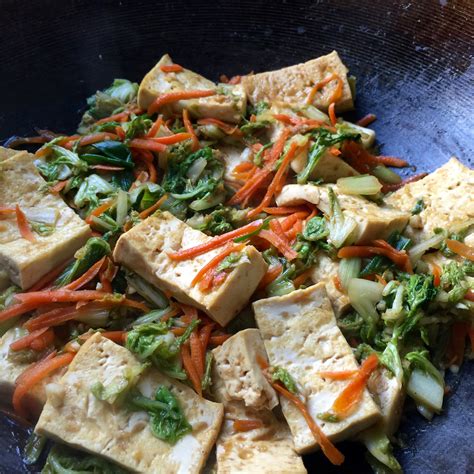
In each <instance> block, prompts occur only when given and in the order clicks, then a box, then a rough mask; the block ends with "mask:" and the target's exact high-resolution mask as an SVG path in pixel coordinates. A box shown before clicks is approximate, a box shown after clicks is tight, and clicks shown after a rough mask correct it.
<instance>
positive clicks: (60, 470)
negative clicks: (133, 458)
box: [41, 444, 127, 474]
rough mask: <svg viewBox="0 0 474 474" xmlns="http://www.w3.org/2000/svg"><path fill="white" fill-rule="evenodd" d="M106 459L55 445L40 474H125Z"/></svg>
mask: <svg viewBox="0 0 474 474" xmlns="http://www.w3.org/2000/svg"><path fill="white" fill-rule="evenodd" d="M126 472H127V471H125V470H124V469H122V468H121V467H120V466H117V465H116V464H113V463H111V462H109V461H107V460H106V459H104V458H102V457H98V456H94V455H92V454H89V453H84V452H79V451H75V450H73V449H72V448H69V447H68V446H64V445H59V444H56V445H54V446H53V447H52V448H51V451H50V452H49V455H48V458H47V459H46V464H45V466H44V467H43V470H42V471H41V473H42V474H88V473H91V474H126Z"/></svg>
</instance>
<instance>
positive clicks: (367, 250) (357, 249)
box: [337, 245, 413, 273]
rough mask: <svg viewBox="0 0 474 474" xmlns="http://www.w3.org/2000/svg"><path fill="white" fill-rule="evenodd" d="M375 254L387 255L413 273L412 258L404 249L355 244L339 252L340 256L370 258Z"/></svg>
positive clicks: (403, 268) (396, 263) (402, 267)
mask: <svg viewBox="0 0 474 474" xmlns="http://www.w3.org/2000/svg"><path fill="white" fill-rule="evenodd" d="M374 255H383V256H384V257H387V258H389V259H390V260H392V262H393V263H395V265H397V266H398V267H399V268H401V269H402V270H404V271H406V272H411V273H413V270H412V269H411V262H410V258H409V257H408V254H407V253H406V252H404V251H403V250H402V251H398V250H395V251H393V250H389V249H387V248H383V247H376V246H357V245H353V246H350V247H343V248H341V249H339V252H338V253H337V256H338V257H339V258H353V257H360V258H368V257H372V256H374Z"/></svg>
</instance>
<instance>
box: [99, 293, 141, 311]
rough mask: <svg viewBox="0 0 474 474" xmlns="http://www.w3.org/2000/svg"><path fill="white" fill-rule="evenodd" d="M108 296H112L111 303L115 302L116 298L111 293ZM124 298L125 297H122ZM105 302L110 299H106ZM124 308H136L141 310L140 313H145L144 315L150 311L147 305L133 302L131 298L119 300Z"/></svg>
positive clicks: (118, 302)
mask: <svg viewBox="0 0 474 474" xmlns="http://www.w3.org/2000/svg"><path fill="white" fill-rule="evenodd" d="M106 295H107V296H111V298H110V301H111V302H115V297H114V295H111V294H110V293H106ZM120 296H123V295H120ZM105 301H109V299H108V298H106V299H105ZM116 304H119V305H122V306H127V307H129V308H134V309H139V310H140V311H143V312H144V313H146V312H148V311H150V308H149V307H148V306H147V305H146V304H145V303H142V302H140V301H136V300H132V299H130V298H123V297H122V298H121V299H119V300H117V303H116Z"/></svg>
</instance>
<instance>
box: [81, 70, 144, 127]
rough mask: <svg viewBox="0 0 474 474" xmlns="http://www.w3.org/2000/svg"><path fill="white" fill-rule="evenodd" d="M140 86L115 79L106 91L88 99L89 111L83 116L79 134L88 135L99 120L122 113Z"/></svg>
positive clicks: (98, 92)
mask: <svg viewBox="0 0 474 474" xmlns="http://www.w3.org/2000/svg"><path fill="white" fill-rule="evenodd" d="M137 92H138V84H135V83H133V82H130V81H127V80H126V79H115V80H114V82H113V83H112V85H111V86H110V87H108V88H107V89H105V90H104V91H97V92H96V93H95V94H94V95H93V96H91V97H89V98H88V99H87V105H88V106H89V109H88V110H87V111H86V112H85V113H84V115H83V116H82V120H81V123H80V125H79V128H78V132H79V133H83V134H85V133H88V132H90V131H91V129H92V128H93V127H94V124H95V122H96V121H97V120H99V119H102V118H105V117H108V116H109V115H113V114H115V113H118V112H121V111H122V110H123V109H124V107H125V105H126V104H128V103H129V102H131V101H132V100H134V99H135V97H136V95H137Z"/></svg>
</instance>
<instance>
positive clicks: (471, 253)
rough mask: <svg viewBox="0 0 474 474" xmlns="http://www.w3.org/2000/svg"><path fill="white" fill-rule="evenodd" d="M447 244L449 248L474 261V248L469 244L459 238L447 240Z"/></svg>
mask: <svg viewBox="0 0 474 474" xmlns="http://www.w3.org/2000/svg"><path fill="white" fill-rule="evenodd" d="M446 245H447V246H448V248H449V250H451V251H452V252H454V253H456V254H458V255H460V256H461V257H464V258H467V259H468V260H470V261H471V262H474V248H473V247H470V246H469V245H466V244H464V243H463V242H459V240H451V239H447V240H446Z"/></svg>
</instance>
